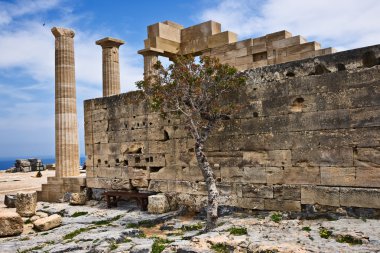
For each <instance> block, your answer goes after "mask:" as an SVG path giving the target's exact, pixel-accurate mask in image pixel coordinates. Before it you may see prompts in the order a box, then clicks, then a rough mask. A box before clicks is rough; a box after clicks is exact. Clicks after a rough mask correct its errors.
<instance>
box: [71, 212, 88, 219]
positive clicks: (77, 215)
mask: <svg viewBox="0 0 380 253" xmlns="http://www.w3.org/2000/svg"><path fill="white" fill-rule="evenodd" d="M86 214H88V212H75V213H73V214H72V215H71V217H73V218H75V217H79V216H83V215H86Z"/></svg>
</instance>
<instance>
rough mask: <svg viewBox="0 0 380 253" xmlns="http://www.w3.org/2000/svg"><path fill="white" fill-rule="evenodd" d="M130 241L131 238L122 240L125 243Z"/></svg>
mask: <svg viewBox="0 0 380 253" xmlns="http://www.w3.org/2000/svg"><path fill="white" fill-rule="evenodd" d="M131 241H132V239H131V238H125V240H124V242H125V243H128V242H131Z"/></svg>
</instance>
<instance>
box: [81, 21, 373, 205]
mask: <svg viewBox="0 0 380 253" xmlns="http://www.w3.org/2000/svg"><path fill="white" fill-rule="evenodd" d="M205 24H206V27H208V28H209V29H206V28H204V29H199V27H198V26H194V27H193V28H191V33H192V34H193V35H192V36H190V35H189V34H188V33H187V32H185V31H186V29H189V28H186V29H181V28H180V26H178V25H176V24H174V23H169V22H164V23H158V24H156V25H153V26H150V27H149V28H148V34H152V35H149V36H148V37H149V40H148V41H146V47H147V48H146V49H144V50H145V51H140V53H142V54H143V55H144V56H146V55H149V57H151V56H152V55H154V52H156V54H155V55H156V56H158V55H164V56H165V55H166V56H169V57H172V56H173V55H175V54H176V53H178V52H195V53H197V52H200V53H199V54H203V52H205V51H207V52H208V53H210V54H211V55H212V54H213V52H214V55H215V54H216V52H220V55H222V54H223V55H224V56H223V57H225V56H227V55H228V54H229V52H233V53H231V54H232V55H234V56H233V57H234V59H235V60H233V61H232V62H231V63H232V64H233V62H234V63H235V66H237V67H239V65H237V60H238V58H239V57H246V56H237V55H236V52H237V50H241V49H242V48H243V49H244V50H241V51H245V50H253V51H250V52H251V53H250V54H249V55H250V58H252V59H256V58H255V55H257V54H261V53H263V55H265V57H263V59H262V60H263V61H261V60H259V61H257V62H250V63H249V64H248V63H247V66H246V67H245V65H244V64H243V65H244V66H243V67H241V69H245V68H247V69H248V70H246V71H245V72H246V74H247V75H248V81H247V86H246V87H245V88H244V89H243V90H241V92H239V93H238V94H233V97H235V98H236V100H237V101H238V102H239V103H241V104H242V106H243V109H242V110H241V111H240V112H239V113H238V114H237V115H234V117H233V119H232V120H231V121H228V122H226V124H225V125H224V126H223V127H220V128H219V129H217V131H215V132H214V133H213V134H212V136H210V138H209V140H208V142H207V145H206V152H207V155H208V157H209V160H210V162H211V165H212V166H213V168H214V170H215V171H214V172H215V175H216V179H217V182H218V189H219V191H220V201H221V204H222V205H228V206H237V207H242V208H248V209H262V210H263V209H265V210H295V211H299V210H301V209H302V207H303V206H304V205H307V204H319V205H323V206H332V207H364V208H378V209H380V205H379V203H380V162H379V161H380V159H379V157H380V153H379V150H380V118H379V115H380V66H379V56H380V45H376V46H372V47H367V48H360V49H354V50H350V51H344V52H340V53H334V54H331V55H324V54H328V53H332V52H333V50H332V49H327V50H320V49H317V47H316V45H318V44H317V43H311V44H307V43H301V39H300V37H290V35H289V33H288V32H285V31H283V32H279V33H275V34H276V36H277V35H278V36H279V37H277V38H280V39H278V40H271V38H272V36H275V35H274V34H271V35H266V36H264V37H261V38H260V39H259V40H256V39H252V40H251V39H250V40H246V41H243V42H233V41H234V40H235V39H234V40H232V39H231V38H233V36H232V35H231V34H230V35H228V33H224V34H225V35H222V34H223V33H220V27H219V26H218V24H217V23H215V22H212V21H210V22H206V23H204V24H201V25H200V26H205ZM169 26H170V27H169ZM161 27H165V29H166V28H167V30H165V29H161ZM169 31H170V34H169ZM179 31H181V32H179ZM205 31H207V34H209V35H208V37H207V38H208V39H207V40H206V39H204V37H202V36H203V35H202V34H203V32H205ZM172 33H174V34H175V40H177V43H171V44H170V43H169V42H168V41H167V40H168V38H166V37H167V36H169V35H170V36H172V35H171V34H172ZM168 34H169V35H168ZM197 34H198V35H199V36H198V37H197V36H196V35H197ZM218 34H219V35H218ZM216 35H218V36H221V37H222V38H224V39H225V40H224V42H226V41H228V42H231V43H228V45H222V46H221V47H220V48H219V50H220V51H216V48H218V46H215V47H211V48H210V46H209V45H210V43H211V42H210V40H211V41H213V40H212V39H211V38H215V36H216ZM218 36H216V37H218ZM150 38H155V39H154V40H150ZM192 38H194V39H192ZM195 38H196V39H195ZM202 38H203V39H202ZM218 38H219V37H218ZM227 38H230V39H227ZM297 38H298V42H294V41H297ZM185 41H187V42H186V43H185ZM189 41H192V42H189ZM216 41H218V40H216ZM235 41H236V40H235ZM255 41H262V42H263V43H262V45H261V46H259V45H260V44H255V43H256V42H255ZM276 41H277V42H276ZM291 41H292V42H291ZM201 42H202V43H203V45H204V47H203V49H199V48H198V49H197V48H196V47H195V49H194V50H192V48H193V46H192V45H194V43H195V44H196V43H201ZM206 42H207V43H206ZM275 42H276V43H275ZM293 42H294V43H296V45H293V44H292V43H293ZM299 42H300V43H299ZM154 43H156V44H154ZM182 43H185V44H182ZM192 43H193V44H192ZM202 43H201V44H202ZM215 43H216V42H215ZM246 43H247V44H246ZM297 43H298V44H297ZM168 44H169V45H172V49H171V50H173V51H172V52H169V51H170V50H169V49H165V50H166V51H165V50H164V49H163V48H164V46H163V45H165V46H167V45H168ZM305 44H306V45H305ZM197 45H198V44H197ZM206 45H207V46H206ZM216 45H218V44H216ZM152 46H154V48H152ZM257 47H259V48H260V47H262V49H260V50H262V51H260V50H259V51H255V50H258V49H257ZM155 48H158V49H157V50H156V49H155ZM222 48H224V49H223V50H222ZM302 48H304V49H305V50H303V49H302ZM306 48H307V50H306ZM264 49H265V50H264ZM175 50H177V51H175ZM186 50H188V51H186ZM202 50H203V51H202ZM160 52H161V53H160ZM162 52H163V53H162ZM252 52H253V53H252ZM273 52H274V53H273ZM279 52H286V55H285V53H284V55H283V54H280V53H279ZM148 53H149V54H148ZM302 58H306V59H303V60H300V59H302ZM150 59H153V58H150ZM284 61H291V62H287V63H282V62H284ZM275 63H280V64H275ZM255 64H256V65H255ZM268 64H274V65H269V66H263V65H268ZM248 65H249V66H248ZM259 66H262V67H259ZM253 67H256V68H253ZM251 68H252V69H251ZM146 70H147V68H146V69H145V71H146ZM84 107H85V145H86V156H87V162H86V164H87V186H88V187H91V188H103V189H104V188H105V189H124V190H128V189H137V190H150V191H154V192H162V193H165V194H167V195H169V196H172V197H174V198H173V199H172V200H171V201H173V200H175V201H178V202H180V203H182V204H187V205H189V206H192V207H194V208H195V209H199V208H201V207H202V206H205V204H206V199H207V198H206V196H207V191H206V187H205V183H204V182H203V177H202V174H201V171H200V170H199V168H198V167H197V162H196V159H195V155H194V142H193V140H192V139H191V137H190V136H189V135H188V133H187V131H186V129H185V126H184V125H183V124H182V122H183V121H182V120H181V118H180V117H171V118H162V117H160V115H159V114H157V113H153V112H151V111H149V109H148V107H147V105H146V104H145V103H144V102H143V98H142V94H141V93H140V92H138V91H135V92H129V93H125V94H120V95H117V96H111V97H107V98H97V99H91V100H87V101H85V104H84Z"/></svg>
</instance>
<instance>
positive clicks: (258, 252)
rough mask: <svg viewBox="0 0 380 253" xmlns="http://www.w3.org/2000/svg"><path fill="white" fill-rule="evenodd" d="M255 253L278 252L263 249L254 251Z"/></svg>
mask: <svg viewBox="0 0 380 253" xmlns="http://www.w3.org/2000/svg"><path fill="white" fill-rule="evenodd" d="M255 253H278V250H276V249H264V250H259V251H256V252H255Z"/></svg>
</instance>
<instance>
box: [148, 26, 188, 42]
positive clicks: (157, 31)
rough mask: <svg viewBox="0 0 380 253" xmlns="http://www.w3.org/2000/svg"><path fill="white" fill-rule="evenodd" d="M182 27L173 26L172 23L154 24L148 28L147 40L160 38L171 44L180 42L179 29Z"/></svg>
mask: <svg viewBox="0 0 380 253" xmlns="http://www.w3.org/2000/svg"><path fill="white" fill-rule="evenodd" d="M180 27H182V26H180V25H178V24H177V25H176V26H174V22H170V23H169V22H167V23H161V22H160V23H156V24H153V25H150V26H148V38H149V39H150V38H155V37H161V38H163V39H166V40H171V41H173V42H177V43H180V42H181V28H180Z"/></svg>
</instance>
